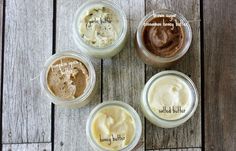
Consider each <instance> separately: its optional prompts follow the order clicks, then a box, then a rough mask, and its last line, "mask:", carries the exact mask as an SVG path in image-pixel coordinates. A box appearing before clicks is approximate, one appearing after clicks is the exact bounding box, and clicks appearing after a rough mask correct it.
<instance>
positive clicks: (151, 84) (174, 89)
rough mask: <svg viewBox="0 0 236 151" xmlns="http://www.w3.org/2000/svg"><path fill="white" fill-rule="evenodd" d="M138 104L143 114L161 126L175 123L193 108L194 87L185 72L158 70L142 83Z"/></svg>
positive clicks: (196, 101) (191, 111)
mask: <svg viewBox="0 0 236 151" xmlns="http://www.w3.org/2000/svg"><path fill="white" fill-rule="evenodd" d="M141 104H142V108H143V111H144V112H145V113H144V114H145V116H146V117H147V118H148V119H149V120H150V121H151V122H152V123H154V124H156V125H157V126H161V127H164V128H169V127H175V126H178V125H180V124H182V123H184V122H185V121H187V120H188V119H189V118H190V117H191V116H192V115H193V113H194V112H195V110H196V107H197V105H198V94H197V89H196V87H195V85H194V83H193V82H192V80H191V79H190V78H189V77H188V76H187V75H185V74H183V73H181V72H178V71H172V70H170V71H162V72H160V73H158V74H156V75H154V76H153V77H152V78H151V79H150V80H149V81H148V82H147V84H146V85H145V87H144V90H143V93H142V100H141ZM145 110H146V111H145Z"/></svg>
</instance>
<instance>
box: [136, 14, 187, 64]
mask: <svg viewBox="0 0 236 151" xmlns="http://www.w3.org/2000/svg"><path fill="white" fill-rule="evenodd" d="M154 14H155V15H158V14H160V15H167V14H169V15H176V18H177V19H178V20H179V21H180V22H182V23H184V24H185V25H186V26H183V29H184V34H185V39H184V44H183V46H182V47H181V49H180V50H179V51H178V52H177V53H176V54H175V55H174V56H171V57H161V56H158V55H155V54H153V53H151V52H150V51H149V50H148V49H147V48H146V46H145V45H144V42H143V38H142V31H143V28H144V26H143V25H144V23H145V22H146V21H147V20H150V19H151V18H152V17H155V16H154ZM136 36H137V43H138V45H139V46H140V47H141V49H142V50H144V53H145V54H146V55H147V56H149V57H151V58H152V59H153V60H158V61H159V62H160V63H167V62H174V61H176V60H178V59H180V58H181V57H182V56H184V55H185V54H186V52H187V51H188V49H189V47H190V45H191V42H192V29H191V26H190V24H189V22H188V20H187V19H186V18H185V17H184V16H183V15H182V14H181V13H178V12H175V11H172V10H169V9H157V10H153V11H151V12H149V13H148V14H147V15H146V16H145V17H144V18H143V19H142V20H141V21H140V23H139V25H138V28H137V33H136Z"/></svg>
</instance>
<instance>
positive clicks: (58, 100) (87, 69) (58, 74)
mask: <svg viewBox="0 0 236 151" xmlns="http://www.w3.org/2000/svg"><path fill="white" fill-rule="evenodd" d="M40 83H41V87H42V89H43V91H44V92H45V93H46V95H47V96H48V98H49V99H50V101H51V102H53V103H54V104H56V105H58V106H62V107H71V108H74V107H82V106H84V105H86V104H87V103H88V102H89V101H90V100H91V97H92V95H93V92H94V88H95V83H96V75H95V70H94V67H93V65H92V63H91V61H90V60H89V59H88V58H87V57H86V56H84V55H83V54H81V53H77V52H74V51H64V52H60V53H56V54H54V55H52V56H51V57H50V58H48V60H47V61H46V62H45V64H44V68H43V71H42V72H41V75H40Z"/></svg>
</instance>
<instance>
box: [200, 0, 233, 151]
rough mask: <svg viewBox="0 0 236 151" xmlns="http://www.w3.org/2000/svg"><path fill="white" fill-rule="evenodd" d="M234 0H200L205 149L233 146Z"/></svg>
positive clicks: (228, 150) (226, 150)
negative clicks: (202, 40)
mask: <svg viewBox="0 0 236 151" xmlns="http://www.w3.org/2000/svg"><path fill="white" fill-rule="evenodd" d="M235 8H236V2H235V1H234V0H229V1H227V3H226V2H225V1H223V0H215V1H210V0H204V1H203V19H204V79H205V84H204V85H205V87H204V100H205V101H204V102H205V105H204V108H205V142H206V143H205V150H206V151H209V150H212V151H222V150H224V151H234V150H235V148H236V126H235V125H236V116H235V115H236V110H235V108H236V93H235V92H236V76H235V75H236V59H235V58H236V51H235V50H236V45H235V41H236V37H235V33H236V9H235Z"/></svg>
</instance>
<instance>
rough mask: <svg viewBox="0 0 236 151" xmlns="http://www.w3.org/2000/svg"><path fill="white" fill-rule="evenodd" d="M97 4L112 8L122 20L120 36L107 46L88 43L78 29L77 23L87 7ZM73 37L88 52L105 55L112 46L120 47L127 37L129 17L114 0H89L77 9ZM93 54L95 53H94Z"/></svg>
mask: <svg viewBox="0 0 236 151" xmlns="http://www.w3.org/2000/svg"><path fill="white" fill-rule="evenodd" d="M96 5H105V6H106V7H108V8H110V9H112V10H113V11H114V12H115V13H116V14H117V15H118V16H119V18H120V21H121V25H122V26H121V31H120V33H119V36H118V38H117V39H116V40H115V41H114V42H113V43H112V44H111V45H108V46H106V47H101V48H100V47H94V46H91V45H89V44H87V43H86V42H85V41H84V40H83V39H82V37H81V35H80V34H79V32H78V30H77V24H78V21H79V19H80V17H81V15H82V14H83V13H84V12H85V11H86V10H85V9H86V8H87V7H92V6H96ZM72 25H73V27H72V29H73V38H74V40H75V42H76V44H77V45H80V46H82V47H83V48H84V49H86V51H88V52H90V51H91V52H94V53H97V54H99V55H101V56H105V55H106V53H109V52H111V51H112V49H111V48H115V47H118V46H119V45H120V44H121V43H122V41H123V40H124V39H125V38H126V33H127V30H128V25H127V18H126V14H125V12H124V11H123V9H121V7H120V6H119V5H118V4H117V3H115V2H113V1H110V0H89V1H87V2H85V3H83V4H82V5H81V6H80V7H79V8H78V9H77V11H76V13H75V16H74V20H73V24H72ZM81 51H85V50H82V49H81ZM92 56H93V55H92Z"/></svg>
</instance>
